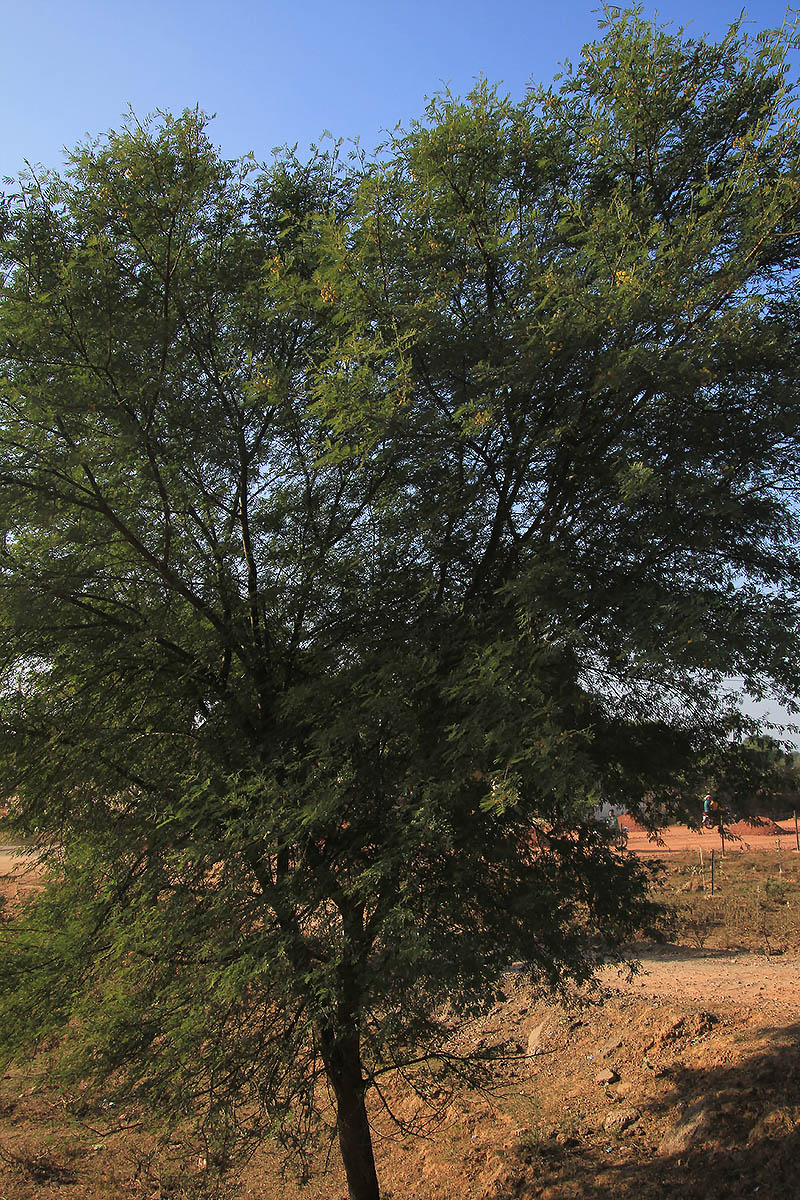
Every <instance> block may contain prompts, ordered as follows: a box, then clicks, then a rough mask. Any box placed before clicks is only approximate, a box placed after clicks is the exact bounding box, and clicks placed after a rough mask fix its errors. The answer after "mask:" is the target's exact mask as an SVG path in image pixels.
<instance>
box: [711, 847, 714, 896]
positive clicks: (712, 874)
mask: <svg viewBox="0 0 800 1200" xmlns="http://www.w3.org/2000/svg"><path fill="white" fill-rule="evenodd" d="M711 895H712V896H713V895H714V851H713V850H712V851H711Z"/></svg>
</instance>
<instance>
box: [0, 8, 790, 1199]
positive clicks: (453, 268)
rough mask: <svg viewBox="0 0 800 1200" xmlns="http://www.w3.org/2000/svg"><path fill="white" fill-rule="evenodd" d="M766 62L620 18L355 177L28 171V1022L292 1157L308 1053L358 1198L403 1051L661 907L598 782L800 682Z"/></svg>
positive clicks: (16, 1028)
mask: <svg viewBox="0 0 800 1200" xmlns="http://www.w3.org/2000/svg"><path fill="white" fill-rule="evenodd" d="M785 49H786V39H785V38H784V37H783V36H779V35H775V36H772V35H768V36H767V37H765V38H764V39H762V40H761V41H759V42H758V43H757V44H755V45H753V44H752V43H750V42H748V41H746V39H744V38H743V36H742V35H741V33H740V31H739V30H738V29H737V28H734V29H733V30H732V31H731V33H730V35H729V37H728V38H727V39H726V40H725V41H724V42H723V43H722V44H720V45H718V46H715V45H710V44H707V43H704V42H691V41H687V40H683V39H682V38H681V37H680V36H677V37H676V36H672V35H668V34H666V33H664V32H663V31H660V30H658V29H655V28H653V27H651V26H650V25H649V24H647V23H646V22H644V21H643V20H642V19H641V17H640V16H639V15H637V14H636V13H629V14H621V15H619V16H614V17H612V18H610V19H609V22H608V24H607V26H606V28H605V31H604V33H603V36H602V38H601V40H600V41H599V42H598V43H597V44H596V45H594V46H593V47H589V48H587V50H586V52H585V54H584V57H583V59H582V61H581V63H580V64H579V65H578V66H577V67H576V68H575V69H574V70H570V71H569V72H568V73H567V75H566V76H565V77H564V79H563V80H562V81H561V84H560V86H559V88H558V90H552V89H551V90H547V91H544V90H531V91H530V92H529V93H528V95H526V96H525V98H524V99H523V100H522V101H521V102H520V103H518V104H513V103H511V102H510V101H509V100H506V99H502V98H501V97H499V96H498V95H497V94H496V92H495V91H493V90H492V89H491V88H489V87H488V86H487V85H485V84H481V85H479V86H478V87H477V88H476V89H475V91H474V92H473V93H472V94H471V95H470V96H469V97H468V98H467V99H466V100H464V101H461V100H457V99H455V98H453V97H451V96H449V95H445V96H443V97H441V98H439V99H437V100H436V101H434V103H433V104H432V105H431V107H430V109H429V110H428V113H427V116H426V118H425V120H424V121H422V122H419V123H415V124H413V125H412V126H411V128H410V129H409V131H408V132H407V133H403V134H401V135H399V136H398V137H397V139H396V140H395V141H394V142H393V143H392V145H391V146H390V147H389V148H388V150H387V152H386V153H385V154H384V157H383V159H382V161H381V162H380V163H376V164H373V163H369V162H366V161H358V160H356V161H355V162H354V163H352V164H349V165H348V164H347V163H343V162H341V161H340V160H339V158H338V157H337V154H336V153H335V152H334V153H332V154H330V155H328V156H325V155H320V154H317V155H315V156H314V157H313V158H312V160H311V161H310V162H308V163H301V162H298V161H297V160H296V159H295V158H294V157H293V156H292V155H291V154H286V155H284V156H283V157H279V158H277V159H276V161H275V162H274V163H273V164H272V165H271V166H269V167H263V168H257V167H256V166H255V165H254V164H253V163H252V162H251V161H250V160H245V161H243V162H240V163H229V162H225V161H222V160H221V159H220V157H219V155H218V154H217V152H216V151H215V150H214V148H213V146H212V145H211V143H210V142H209V140H208V138H207V135H206V132H205V121H204V118H203V117H202V116H201V115H200V114H198V113H191V112H190V113H185V114H184V115H183V116H182V117H179V118H172V117H169V116H165V115H156V116H155V117H154V118H152V119H150V120H148V121H146V122H144V123H139V122H137V121H136V120H135V119H134V118H131V119H130V120H129V121H128V123H127V124H126V126H125V127H124V128H123V129H122V131H121V132H120V133H112V134H110V135H108V137H107V138H105V139H104V140H101V141H99V142H97V143H96V144H92V145H89V146H85V147H82V148H80V149H79V150H78V151H76V153H75V154H74V155H73V156H72V158H71V160H70V163H69V166H68V169H67V171H66V173H65V174H64V175H63V176H58V175H55V174H46V175H44V176H43V177H41V178H37V177H33V176H31V177H28V178H25V179H23V180H22V181H21V182H20V186H19V190H18V191H17V192H16V193H15V194H13V195H10V196H8V197H7V198H6V202H5V207H4V210H3V216H2V250H1V251H0V256H1V257H2V263H3V268H2V270H3V281H4V282H3V291H2V299H0V360H2V372H3V375H4V379H3V383H2V388H1V389H0V409H1V412H2V416H1V417H0V441H1V442H2V466H1V467H0V525H1V526H2V529H3V530H4V531H5V532H4V545H3V552H2V556H0V616H1V618H2V626H1V627H0V656H1V657H0V677H1V678H2V695H1V697H0V702H1V703H2V724H1V725H0V729H1V730H2V754H3V767H4V770H3V786H4V788H5V791H6V793H7V795H9V796H13V797H14V801H13V813H12V819H13V822H14V824H15V827H16V829H17V830H18V831H20V832H22V833H26V834H30V835H36V836H37V837H39V838H40V839H41V841H42V843H43V844H44V845H46V846H47V847H49V848H50V853H51V855H52V874H51V884H50V887H49V890H48V892H47V893H46V896H45V898H44V899H42V900H40V901H39V902H38V903H37V904H36V905H35V906H33V907H32V909H31V910H30V912H29V913H28V914H27V915H26V916H25V918H24V919H23V920H21V921H20V922H17V923H15V925H14V927H13V931H12V930H11V929H9V928H6V930H5V931H4V942H5V957H6V959H7V964H8V967H7V969H5V968H4V971H3V972H2V973H0V1012H1V1013H2V1014H4V1015H3V1020H2V1023H0V1028H1V1029H2V1035H1V1036H2V1040H3V1043H4V1045H5V1047H6V1049H7V1050H8V1052H16V1051H18V1050H19V1049H20V1047H22V1046H24V1045H26V1044H31V1043H32V1042H35V1041H36V1039H38V1038H39V1037H41V1035H42V1034H43V1033H46V1032H50V1031H54V1030H56V1029H61V1030H62V1031H63V1042H62V1046H63V1062H64V1069H65V1070H68V1071H70V1072H72V1073H74V1074H80V1075H84V1074H86V1073H89V1074H91V1075H92V1076H93V1078H95V1079H96V1080H98V1081H99V1085H100V1086H102V1087H104V1088H106V1089H113V1088H117V1087H121V1088H124V1089H127V1091H128V1092H129V1093H130V1092H131V1091H132V1092H133V1094H134V1095H135V1096H136V1097H137V1098H138V1099H139V1100H140V1101H141V1102H142V1103H146V1104H147V1105H149V1106H150V1107H151V1108H152V1109H154V1110H160V1111H162V1112H163V1113H164V1114H165V1115H166V1118H167V1120H169V1119H175V1116H176V1114H177V1113H178V1112H182V1111H194V1112H197V1111H199V1112H200V1113H201V1114H203V1113H204V1114H205V1116H204V1117H203V1116H202V1115H201V1119H205V1120H206V1121H207V1122H210V1124H211V1126H213V1128H214V1130H216V1131H219V1130H220V1129H223V1128H225V1129H231V1130H234V1131H238V1132H240V1133H243V1132H246V1131H248V1130H249V1131H250V1132H251V1133H253V1134H258V1135H263V1134H264V1133H267V1132H275V1133H278V1134H280V1135H281V1136H283V1137H284V1138H285V1139H286V1140H287V1142H288V1143H290V1144H293V1145H294V1146H296V1147H298V1148H300V1149H302V1147H303V1145H304V1144H306V1143H307V1140H308V1138H309V1137H310V1136H311V1129H312V1125H313V1118H314V1114H315V1112H316V1111H317V1110H318V1106H319V1089H318V1080H319V1078H320V1077H321V1075H323V1074H324V1075H325V1077H326V1078H327V1080H328V1082H329V1083H330V1085H331V1087H332V1089H333V1092H334V1095H335V1098H336V1102H337V1107H338V1122H339V1137H340V1143H341V1146H342V1152H343V1155H344V1158H345V1163H346V1165H347V1167H348V1177H349V1179H350V1188H351V1194H352V1196H353V1197H354V1198H357V1200H362V1198H366V1197H374V1196H376V1195H377V1190H376V1185H375V1184H374V1171H373V1172H372V1179H373V1182H372V1183H370V1181H369V1180H370V1165H369V1164H370V1161H371V1155H365V1152H364V1145H365V1144H366V1142H365V1138H364V1136H363V1135H364V1130H365V1124H364V1123H365V1120H366V1118H365V1115H364V1107H363V1096H364V1092H365V1090H366V1089H367V1088H368V1087H370V1086H372V1085H377V1082H378V1079H379V1077H380V1073H381V1072H382V1071H383V1070H385V1069H387V1068H390V1067H396V1066H402V1065H403V1064H404V1063H406V1062H408V1061H410V1060H418V1059H419V1058H420V1056H424V1055H426V1054H432V1055H435V1054H437V1053H438V1052H439V1051H440V1050H441V1046H442V1040H443V1038H444V1036H445V1033H446V1030H445V1027H444V1023H443V1021H444V1017H443V1014H444V1012H445V1011H447V1013H448V1019H453V1014H456V1015H457V1014H459V1013H466V1012H472V1011H475V1010H476V1009H480V1008H481V1007H482V1006H484V1005H486V1004H487V1003H489V1002H490V1001H491V998H492V995H493V993H494V990H495V989H496V987H497V986H498V980H499V978H500V976H501V973H502V972H503V970H504V969H506V968H508V967H509V966H510V965H511V964H512V963H514V962H520V961H521V962H524V963H525V964H526V965H527V966H528V967H529V968H530V970H531V971H532V973H533V974H534V975H535V977H536V978H538V979H540V980H541V981H542V982H543V983H545V984H547V985H548V986H552V987H560V986H566V985H567V984H568V983H569V981H570V980H576V979H578V980H580V979H583V978H586V977H587V975H588V974H589V973H590V972H591V970H592V967H593V964H594V962H595V961H596V957H597V955H598V954H599V953H602V952H604V951H606V950H608V948H609V947H612V948H613V947H614V946H615V945H619V944H621V943H623V942H624V939H625V938H626V937H627V936H628V935H629V934H630V933H631V931H632V930H634V929H636V928H637V927H639V926H640V925H641V924H642V923H643V922H646V921H647V920H648V919H649V915H650V910H649V906H648V901H647V898H646V890H647V875H646V872H645V870H644V868H642V867H641V866H640V865H639V864H638V863H637V862H636V860H635V859H628V858H627V857H625V856H623V855H619V854H618V853H616V852H615V851H613V849H611V848H610V847H609V845H608V835H607V833H606V832H604V831H603V830H602V829H601V828H599V827H597V826H595V825H594V824H593V823H592V822H591V821H589V820H587V816H588V815H589V814H590V812H591V810H592V808H593V806H594V805H595V804H596V803H597V801H598V800H599V799H601V798H608V799H611V800H614V801H615V802H625V803H635V802H636V800H637V799H641V798H642V797H644V796H645V795H646V794H648V795H650V797H651V801H652V803H653V804H654V805H656V806H657V805H658V804H659V803H670V804H673V805H674V803H676V800H677V799H680V797H681V796H684V797H685V796H687V795H688V794H689V793H691V791H692V789H693V788H694V787H695V786H696V784H697V783H698V782H699V780H700V778H701V771H700V767H699V766H698V764H700V763H702V762H703V761H706V760H707V758H708V756H709V755H711V754H713V753H715V752H718V751H720V748H721V747H724V746H726V745H727V738H728V734H729V731H730V730H731V729H732V728H734V727H735V725H736V716H735V712H734V711H733V710H732V709H731V708H730V705H729V704H728V702H727V701H726V700H725V699H724V696H723V693H722V691H721V687H720V685H721V683H722V681H723V680H724V679H725V678H726V677H728V676H734V675H740V676H743V677H744V678H745V680H746V683H747V684H748V686H749V687H751V688H756V687H761V686H768V685H769V686H773V687H776V688H778V689H779V690H781V691H783V692H785V693H786V694H790V695H792V694H796V693H797V691H798V678H797V669H796V666H795V664H794V660H793V656H792V654H791V653H790V652H789V651H790V648H791V647H793V645H794V644H795V638H796V629H797V579H798V572H797V566H798V562H797V548H798V541H797V533H798V527H797V517H796V512H797V508H796V504H795V499H796V498H795V496H794V493H793V490H792V489H793V488H794V487H795V486H796V480H797V478H798V474H797V432H798V429H797V419H798V407H797V403H796V391H797V354H796V344H797V307H796V302H795V299H794V295H793V290H792V289H793V285H794V278H795V271H796V267H797V254H798V231H797V213H798V186H797V178H798V165H800V164H798V156H799V154H800V139H799V138H798V135H797V116H796V112H795V108H794V97H793V91H792V88H791V86H790V85H789V84H788V83H787V81H786V76H785V72H784V69H783V61H784V58H783V56H784V55H785ZM533 826H535V827H536V829H537V830H538V834H537V837H536V838H532V836H531V829H532V827H533ZM40 915H41V919H40ZM445 1005H447V1006H448V1007H447V1009H446V1010H445V1007H444V1006H445ZM215 1136H216V1134H215ZM219 1136H222V1135H219ZM226 1136H227V1135H226ZM225 1140H226V1139H225V1138H223V1141H225ZM226 1144H227V1143H226ZM354 1146H355V1147H356V1148H355V1149H354ZM359 1147H360V1149H359Z"/></svg>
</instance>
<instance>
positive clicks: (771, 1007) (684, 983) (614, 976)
mask: <svg viewBox="0 0 800 1200" xmlns="http://www.w3.org/2000/svg"><path fill="white" fill-rule="evenodd" d="M634 952H635V953H636V954H637V956H638V957H639V960H640V962H641V970H640V972H639V974H638V975H636V976H635V977H634V978H633V979H632V980H628V979H626V978H625V977H623V976H620V974H619V972H618V970H617V968H615V967H606V968H605V969H604V970H603V971H602V972H601V980H602V983H603V984H604V986H606V987H607V988H608V989H609V990H610V991H612V992H618V993H620V994H622V995H636V996H642V997H643V996H653V997H659V998H662V999H665V1000H672V1001H676V1002H679V1003H687V1004H694V1005H697V1006H698V1007H700V1008H702V1007H709V1006H717V1007H719V1006H720V1005H736V1006H738V1007H749V1008H750V1009H751V1010H752V1011H751V1013H750V1014H749V1015H750V1016H751V1018H752V1021H753V1024H759V1023H761V1024H763V1025H765V1026H767V1025H773V1024H776V1023H781V1024H787V1023H789V1022H791V1021H797V1020H798V1019H800V958H798V957H797V956H795V955H775V956H772V957H767V956H766V955H764V954H744V953H729V952H725V951H717V950H692V949H691V948H689V947H686V946H667V947H658V948H655V949H654V948H653V947H650V946H641V947H636V948H635V951H634Z"/></svg>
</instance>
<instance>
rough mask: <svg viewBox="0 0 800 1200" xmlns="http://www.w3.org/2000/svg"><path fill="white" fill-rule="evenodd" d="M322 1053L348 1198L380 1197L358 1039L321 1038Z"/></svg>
mask: <svg viewBox="0 0 800 1200" xmlns="http://www.w3.org/2000/svg"><path fill="white" fill-rule="evenodd" d="M326 1042H327V1045H326V1044H325V1043H326ZM322 1057H323V1061H324V1063H325V1070H326V1072H327V1075H328V1079H329V1080H330V1083H331V1087H332V1088H333V1091H334V1095H335V1096H336V1128H337V1132H338V1135H339V1149H340V1151H341V1155H342V1162H343V1163H344V1169H345V1173H346V1175H347V1187H348V1192H349V1198H350V1200H380V1192H379V1190H378V1176H377V1175H376V1173H375V1158H374V1156H373V1153H372V1134H371V1133H370V1128H369V1121H368V1120H367V1109H366V1105H365V1103H364V1091H365V1088H364V1078H363V1075H362V1073H361V1054H360V1051H359V1045H358V1039H357V1038H354V1037H346V1038H337V1039H333V1038H332V1039H330V1040H328V1039H323V1050H322Z"/></svg>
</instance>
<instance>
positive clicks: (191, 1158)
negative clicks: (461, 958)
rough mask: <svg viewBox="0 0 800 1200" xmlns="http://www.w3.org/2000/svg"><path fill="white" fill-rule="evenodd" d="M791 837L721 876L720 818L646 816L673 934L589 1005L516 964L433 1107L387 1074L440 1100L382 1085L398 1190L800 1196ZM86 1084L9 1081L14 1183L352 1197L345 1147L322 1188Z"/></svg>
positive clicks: (5, 888) (16, 886) (10, 884)
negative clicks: (675, 820) (94, 1101)
mask: <svg viewBox="0 0 800 1200" xmlns="http://www.w3.org/2000/svg"><path fill="white" fill-rule="evenodd" d="M637 836H639V835H637V834H635V833H631V835H630V840H629V846H630V847H631V848H634V846H635V838H636V837H637ZM778 837H779V840H780V842H781V843H782V845H778V846H776V844H775V837H772V838H770V837H762V838H761V839H759V841H758V843H756V838H755V837H753V838H752V839H751V840H750V841H749V846H748V845H747V844H745V843H741V844H739V845H737V844H736V843H734V846H733V848H730V847H726V857H725V860H724V861H722V862H721V871H720V873H719V874H717V876H716V879H715V891H714V894H713V895H712V894H711V892H710V876H709V870H708V858H709V856H710V850H711V848H712V847H713V848H714V849H715V859H716V857H717V855H718V854H719V855H720V858H721V847H720V842H719V837H718V835H716V834H710V833H704V834H698V833H692V832H691V831H686V830H684V831H679V830H676V831H675V832H672V831H667V832H666V834H665V836H664V844H663V845H661V846H660V847H657V849H652V848H651V846H652V843H650V842H648V840H647V835H646V834H642V835H641V838H642V842H643V845H642V847H641V848H638V847H637V852H638V853H644V854H648V855H651V854H655V853H658V856H659V858H660V859H661V861H662V862H663V863H664V864H665V874H664V876H663V878H662V880H661V882H660V884H659V888H660V894H661V896H662V898H666V899H668V900H669V901H670V902H671V903H673V904H674V907H675V911H676V913H677V914H678V917H679V923H678V925H676V927H675V928H674V929H673V931H672V932H671V934H670V941H669V942H667V943H665V944H663V945H658V946H656V945H653V944H652V943H641V944H637V945H635V946H632V947H631V956H632V958H634V959H635V960H637V961H638V963H639V969H638V971H637V972H636V973H633V974H631V973H630V972H626V971H622V972H621V971H620V970H619V969H618V968H616V967H605V968H604V969H603V970H602V971H601V973H600V977H599V984H598V987H597V988H596V989H594V990H587V991H584V992H583V993H582V994H581V995H580V996H576V997H575V998H574V1000H572V1001H571V1002H570V1003H569V1004H556V1003H554V1002H552V1001H551V1000H548V999H546V998H544V997H542V996H541V995H538V994H536V993H535V992H533V991H532V990H531V988H530V987H529V986H528V985H527V983H526V982H525V981H524V979H523V977H522V975H521V974H520V973H511V974H509V976H508V977H507V979H506V981H505V984H504V993H505V994H504V997H503V998H502V999H501V1001H500V1002H499V1003H498V1004H497V1005H495V1007H494V1008H493V1009H492V1010H491V1012H490V1013H488V1014H487V1015H486V1016H484V1017H483V1018H481V1019H480V1020H477V1021H475V1022H474V1023H473V1024H472V1025H470V1026H469V1027H467V1028H466V1029H464V1030H463V1031H462V1032H461V1033H460V1035H459V1038H458V1040H457V1041H456V1042H455V1043H454V1046H455V1048H457V1049H458V1048H460V1049H462V1050H465V1049H470V1050H476V1049H477V1050H479V1051H484V1052H486V1053H487V1054H492V1053H497V1054H500V1055H502V1056H503V1057H502V1058H500V1059H498V1060H497V1061H496V1062H495V1063H494V1064H493V1065H492V1067H491V1071H490V1078H489V1079H488V1080H487V1085H486V1086H485V1087H484V1088H482V1089H480V1090H479V1089H475V1090H468V1089H465V1088H461V1089H460V1090H457V1091H456V1092H455V1093H453V1094H447V1093H446V1092H445V1091H444V1090H443V1091H442V1094H441V1097H440V1108H439V1111H438V1112H433V1111H431V1110H430V1109H426V1108H421V1107H420V1104H419V1101H418V1100H416V1098H415V1097H414V1095H413V1093H412V1091H411V1090H410V1089H409V1088H408V1087H406V1086H403V1085H402V1084H400V1083H399V1082H396V1083H394V1084H393V1085H391V1086H389V1087H388V1088H387V1089H386V1090H385V1091H384V1100H385V1101H386V1104H388V1106H389V1107H390V1108H391V1109H392V1110H393V1112H394V1115H395V1116H396V1117H399V1118H401V1119H403V1120H406V1121H411V1120H414V1119H420V1118H421V1119H423V1123H427V1127H426V1128H425V1130H424V1133H423V1135H422V1136H419V1135H416V1136H411V1135H402V1134H399V1133H398V1131H397V1128H396V1126H394V1125H393V1123H392V1121H391V1120H390V1119H389V1116H388V1115H387V1111H386V1109H385V1108H384V1107H383V1105H382V1104H380V1103H379V1102H377V1100H376V1102H375V1105H374V1109H373V1117H374V1124H375V1132H376V1138H375V1143H376V1155H377V1159H378V1169H379V1174H380V1177H381V1180H382V1184H383V1189H384V1196H385V1198H386V1200H533V1198H536V1200H600V1198H601V1197H602V1198H603V1200H605V1198H606V1197H609V1196H614V1197H619V1198H621V1200H665V1198H666V1200H670V1198H673V1197H674V1198H675V1200H678V1197H680V1200H699V1198H700V1197H703V1198H705V1197H707V1196H711V1197H714V1198H715V1200H726V1198H731V1200H733V1198H736V1200H738V1198H739V1197H745V1196H753V1195H758V1196H759V1197H769V1198H770V1200H773V1198H774V1200H778V1198H780V1200H783V1198H787V1200H788V1198H791V1197H794V1196H796V1195H798V1194H800V1193H798V1187H797V1170H798V1164H800V899H799V897H800V855H797V853H796V852H793V850H792V843H793V841H794V834H793V831H792V833H791V837H790V836H789V835H786V840H784V836H783V835H778ZM770 841H771V844H770ZM700 850H702V851H703V854H702V860H703V861H702V864H701V862H700ZM27 865H28V868H30V864H27ZM18 866H19V864H18ZM718 867H719V864H718ZM1 870H2V866H0V871H1ZM687 885H688V887H689V890H687ZM34 886H36V878H35V873H31V871H30V869H28V870H27V871H23V872H21V873H20V871H19V870H17V872H16V873H15V877H14V878H13V879H6V881H5V882H4V883H3V881H0V894H2V893H3V892H5V894H6V896H8V897H9V899H10V901H11V903H12V905H13V897H14V896H15V895H16V894H17V893H19V892H20V891H23V892H24V890H26V889H27V888H30V887H34ZM42 1063H44V1065H45V1067H46V1057H45V1058H43V1059H40V1060H39V1063H38V1064H37V1067H39V1068H41V1066H42ZM78 1100H79V1098H76V1097H72V1098H69V1097H67V1098H66V1099H65V1098H63V1097H60V1096H59V1095H58V1094H57V1093H56V1092H55V1091H54V1090H53V1089H51V1088H50V1087H49V1086H48V1084H47V1080H46V1072H45V1075H44V1076H42V1073H41V1070H36V1071H34V1065H33V1064H29V1065H28V1066H25V1065H23V1066H21V1067H18V1068H15V1069H14V1070H13V1071H10V1072H8V1073H7V1074H6V1075H5V1076H4V1077H3V1078H2V1079H1V1080H0V1200H50V1198H53V1200H55V1198H56V1197H58V1198H59V1200H111V1198H112V1197H113V1198H115V1200H116V1198H119V1200H134V1198H142V1200H144V1198H147V1200H201V1198H204V1197H211V1196H219V1197H221V1196H223V1195H224V1196H230V1197H235V1198H236V1200H244V1198H245V1197H250V1198H255V1197H258V1198H259V1200H342V1198H343V1197H344V1196H345V1195H346V1188H345V1186H344V1183H343V1179H342V1174H341V1171H340V1169H339V1167H338V1163H337V1160H336V1154H335V1150H334V1149H332V1151H331V1154H330V1158H329V1160H328V1161H327V1162H326V1157H327V1156H326V1155H325V1154H323V1155H321V1156H320V1158H319V1160H318V1161H317V1163H316V1164H315V1172H314V1176H313V1178H312V1180H311V1182H310V1183H308V1184H307V1185H306V1186H302V1187H301V1186H300V1184H299V1183H298V1182H297V1181H296V1179H294V1178H293V1177H292V1176H291V1174H289V1175H284V1174H282V1171H281V1160H280V1157H279V1156H278V1154H277V1152H275V1151H273V1150H271V1149H270V1147H263V1148H262V1149H261V1150H260V1151H259V1152H258V1153H257V1155H256V1156H255V1157H254V1158H253V1159H252V1160H251V1162H250V1164H249V1165H248V1166H247V1167H246V1169H245V1170H244V1172H243V1174H241V1175H239V1176H238V1177H237V1178H235V1179H234V1178H227V1179H223V1180H218V1179H216V1178H215V1177H213V1176H212V1175H211V1174H210V1173H209V1171H208V1170H207V1167H206V1162H205V1159H204V1148H203V1146H202V1144H200V1143H198V1142H197V1141H196V1140H193V1139H192V1137H191V1136H190V1135H188V1134H186V1135H183V1134H181V1133H180V1131H177V1132H175V1134H174V1136H173V1137H172V1139H171V1140H170V1142H169V1143H167V1144H162V1143H159V1142H157V1141H156V1140H155V1139H154V1138H153V1137H152V1136H151V1135H150V1134H149V1133H148V1130H147V1123H146V1121H143V1120H142V1119H141V1117H139V1116H138V1115H137V1114H134V1113H122V1112H116V1111H109V1110H105V1111H104V1110H95V1111H92V1112H87V1111H82V1109H81V1105H80V1103H79V1102H77V1101H78Z"/></svg>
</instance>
